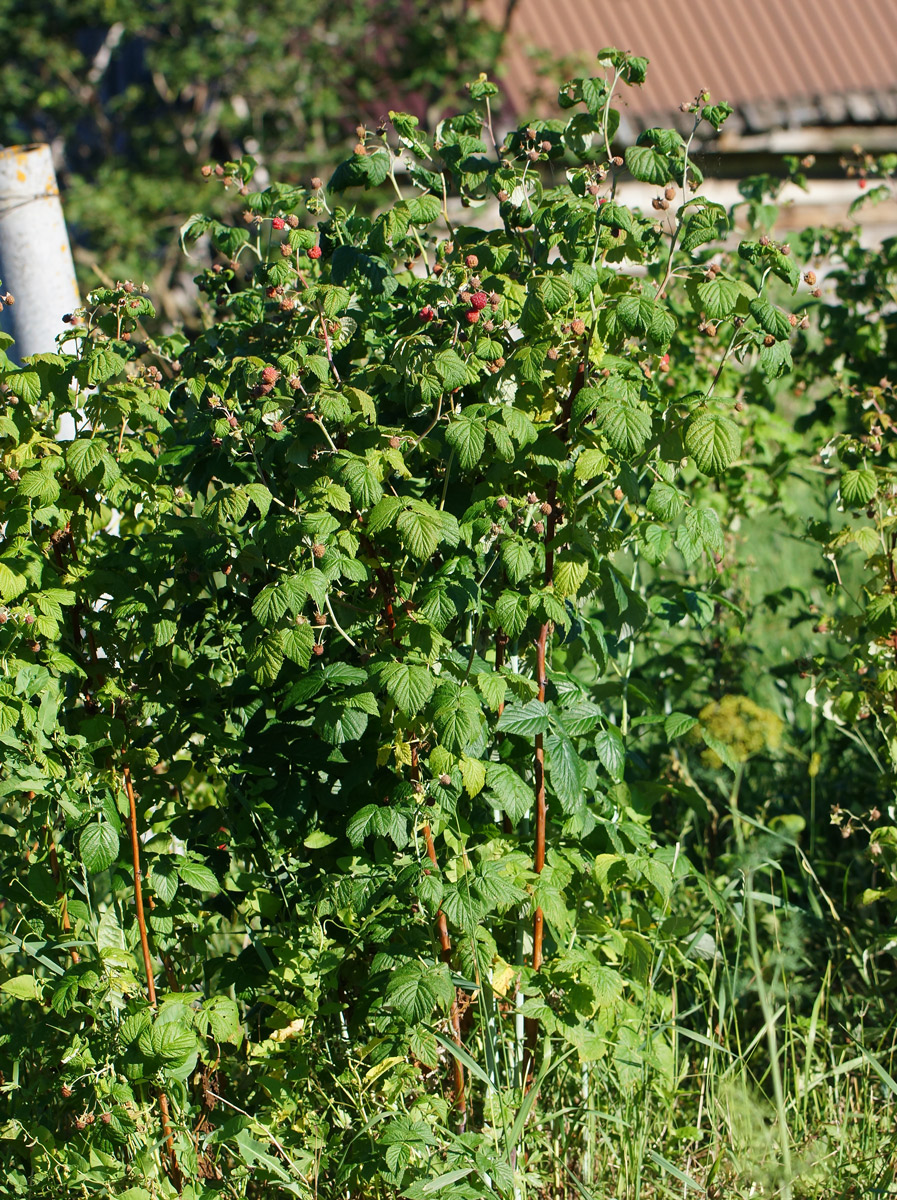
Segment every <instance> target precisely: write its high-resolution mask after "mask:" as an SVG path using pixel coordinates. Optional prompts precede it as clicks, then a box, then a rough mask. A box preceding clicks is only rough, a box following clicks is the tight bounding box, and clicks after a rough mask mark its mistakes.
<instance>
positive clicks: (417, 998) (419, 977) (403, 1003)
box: [386, 963, 455, 1025]
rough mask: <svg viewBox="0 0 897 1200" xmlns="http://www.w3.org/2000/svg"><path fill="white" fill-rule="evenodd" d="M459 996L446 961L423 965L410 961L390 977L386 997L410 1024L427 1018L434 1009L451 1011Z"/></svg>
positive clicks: (415, 1023)
mask: <svg viewBox="0 0 897 1200" xmlns="http://www.w3.org/2000/svg"><path fill="white" fill-rule="evenodd" d="M454 998H455V989H454V987H453V986H452V981H451V979H450V977H449V973H448V968H447V967H446V966H445V964H444V963H439V964H438V965H435V966H427V967H425V966H422V965H421V964H420V963H408V964H407V965H406V966H403V967H399V968H398V970H396V971H394V972H393V973H392V975H391V976H390V979H389V982H388V983H387V985H386V999H387V1002H388V1003H389V1004H391V1005H392V1007H393V1008H394V1009H395V1011H396V1012H397V1013H398V1014H399V1016H401V1017H403V1018H404V1019H405V1020H406V1021H407V1022H408V1024H409V1025H417V1024H419V1023H420V1022H421V1021H425V1020H427V1018H428V1017H430V1015H431V1014H432V1012H433V1009H434V1008H437V1007H438V1008H441V1009H442V1010H443V1011H447V1010H448V1008H449V1006H450V1005H451V1003H452V1001H453V1000H454Z"/></svg>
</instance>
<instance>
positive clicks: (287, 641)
mask: <svg viewBox="0 0 897 1200" xmlns="http://www.w3.org/2000/svg"><path fill="white" fill-rule="evenodd" d="M314 644H315V633H314V630H313V629H312V627H311V625H308V624H304V625H292V626H290V628H289V629H283V630H281V633H280V645H281V648H282V650H283V652H284V655H285V656H286V657H287V658H288V659H289V660H290V662H294V663H296V665H297V666H298V667H301V668H302V670H303V671H304V670H306V669H307V668H308V664H309V663H310V662H311V655H312V647H313V646H314Z"/></svg>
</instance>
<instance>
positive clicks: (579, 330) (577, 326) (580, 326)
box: [570, 317, 586, 337]
mask: <svg viewBox="0 0 897 1200" xmlns="http://www.w3.org/2000/svg"><path fill="white" fill-rule="evenodd" d="M585 331H586V323H585V321H583V320H582V319H581V318H580V317H577V318H576V320H574V321H571V322H570V332H571V333H575V334H576V336H577V337H582V335H583V334H584V333H585Z"/></svg>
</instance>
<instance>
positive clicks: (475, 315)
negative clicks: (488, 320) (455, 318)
mask: <svg viewBox="0 0 897 1200" xmlns="http://www.w3.org/2000/svg"><path fill="white" fill-rule="evenodd" d="M464 316H465V319H466V320H467V322H468V324H470V325H476V323H477V321H479V319H480V310H479V309H478V308H469V309H468V310H467V312H466V313H465V314H464Z"/></svg>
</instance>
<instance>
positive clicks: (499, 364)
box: [487, 322, 505, 371]
mask: <svg viewBox="0 0 897 1200" xmlns="http://www.w3.org/2000/svg"><path fill="white" fill-rule="evenodd" d="M487 324H488V322H487ZM492 365H493V366H494V367H497V368H498V369H499V371H500V370H501V369H502V367H503V366H504V365H505V360H504V359H503V358H502V356H501V355H499V356H498V358H497V359H496V360H495V362H494V363H493V364H492Z"/></svg>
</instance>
